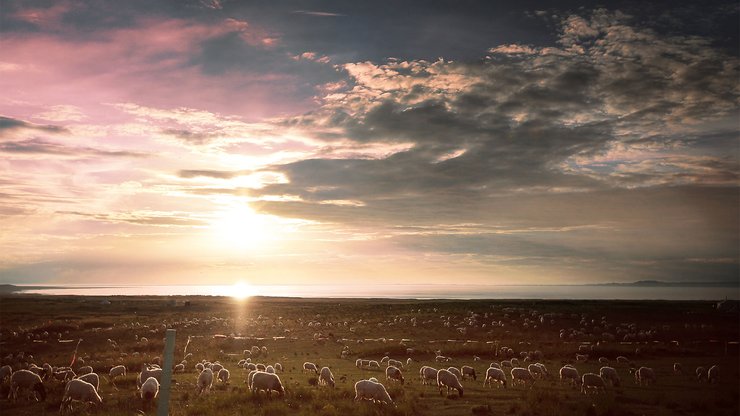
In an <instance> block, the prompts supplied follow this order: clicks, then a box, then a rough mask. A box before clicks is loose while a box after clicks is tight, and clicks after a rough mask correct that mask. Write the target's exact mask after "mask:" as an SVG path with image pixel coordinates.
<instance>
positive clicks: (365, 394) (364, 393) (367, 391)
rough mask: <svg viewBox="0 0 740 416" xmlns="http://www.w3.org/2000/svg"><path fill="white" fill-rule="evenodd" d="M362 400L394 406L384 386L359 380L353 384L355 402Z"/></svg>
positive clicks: (370, 381)
mask: <svg viewBox="0 0 740 416" xmlns="http://www.w3.org/2000/svg"><path fill="white" fill-rule="evenodd" d="M362 399H365V400H372V401H373V402H376V403H387V404H394V403H393V399H391V396H390V395H389V394H388V391H387V390H386V389H385V386H383V385H382V384H380V383H378V382H375V381H372V380H360V381H358V382H357V383H355V401H358V400H362Z"/></svg>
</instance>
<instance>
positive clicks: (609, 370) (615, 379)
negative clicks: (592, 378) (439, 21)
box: [599, 367, 621, 387]
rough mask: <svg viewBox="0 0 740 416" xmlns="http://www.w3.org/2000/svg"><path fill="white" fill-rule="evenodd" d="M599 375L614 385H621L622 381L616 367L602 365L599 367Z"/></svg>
mask: <svg viewBox="0 0 740 416" xmlns="http://www.w3.org/2000/svg"><path fill="white" fill-rule="evenodd" d="M599 375H600V376H601V378H602V379H604V381H609V382H611V383H612V386H614V387H619V384H620V383H621V380H620V379H619V375H618V374H617V370H615V369H614V367H601V369H599Z"/></svg>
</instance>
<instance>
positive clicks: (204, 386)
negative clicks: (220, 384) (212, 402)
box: [195, 368, 213, 395]
mask: <svg viewBox="0 0 740 416" xmlns="http://www.w3.org/2000/svg"><path fill="white" fill-rule="evenodd" d="M212 385H213V370H211V369H210V368H205V369H203V371H201V372H200V374H199V375H198V382H197V384H196V387H195V389H196V390H197V392H198V395H200V394H201V393H203V392H206V393H208V392H210V391H211V386H212Z"/></svg>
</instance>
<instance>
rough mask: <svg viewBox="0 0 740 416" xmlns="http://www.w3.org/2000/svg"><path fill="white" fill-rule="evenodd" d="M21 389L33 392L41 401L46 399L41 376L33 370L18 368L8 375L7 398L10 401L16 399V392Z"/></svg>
mask: <svg viewBox="0 0 740 416" xmlns="http://www.w3.org/2000/svg"><path fill="white" fill-rule="evenodd" d="M21 390H27V391H28V392H30V393H33V394H34V398H35V399H36V400H38V399H39V398H40V399H41V401H44V400H46V388H44V382H43V381H41V377H39V375H38V374H36V373H34V372H33V371H28V370H18V371H16V372H14V373H13V374H11V375H10V394H9V395H8V398H10V399H11V401H12V402H15V401H16V400H18V393H19V392H20V391H21Z"/></svg>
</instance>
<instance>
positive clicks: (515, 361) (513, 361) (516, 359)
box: [510, 358, 519, 367]
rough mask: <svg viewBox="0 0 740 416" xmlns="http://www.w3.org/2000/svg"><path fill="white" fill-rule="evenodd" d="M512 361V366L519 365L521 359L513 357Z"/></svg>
mask: <svg viewBox="0 0 740 416" xmlns="http://www.w3.org/2000/svg"><path fill="white" fill-rule="evenodd" d="M510 361H511V366H512V367H519V359H518V358H512V359H511V360H510Z"/></svg>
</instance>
